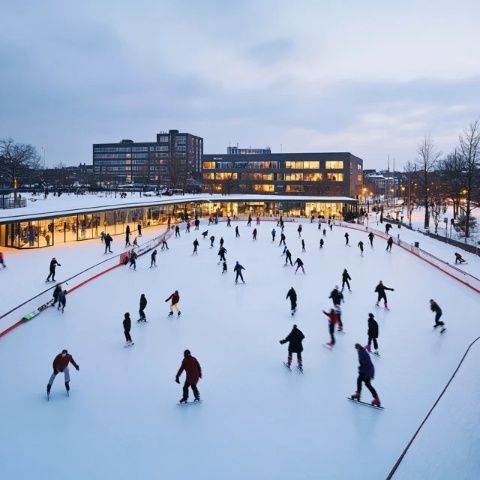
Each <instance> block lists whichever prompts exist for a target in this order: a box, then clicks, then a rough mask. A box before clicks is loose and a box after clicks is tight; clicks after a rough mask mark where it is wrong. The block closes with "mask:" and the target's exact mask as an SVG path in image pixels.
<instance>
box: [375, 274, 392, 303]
mask: <svg viewBox="0 0 480 480" xmlns="http://www.w3.org/2000/svg"><path fill="white" fill-rule="evenodd" d="M386 290H390V291H392V292H394V291H395V290H394V289H393V288H389V287H386V286H385V285H384V284H383V282H382V281H381V280H380V281H379V282H378V285H377V286H376V288H375V293H377V294H378V298H377V303H376V304H375V305H376V306H377V307H378V305H379V303H380V300H382V299H383V303H384V305H385V308H386V309H387V310H388V301H387V294H386V293H385V292H386Z"/></svg>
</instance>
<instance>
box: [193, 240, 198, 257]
mask: <svg viewBox="0 0 480 480" xmlns="http://www.w3.org/2000/svg"><path fill="white" fill-rule="evenodd" d="M198 245H199V244H198V239H195V240H194V241H193V253H192V255H198Z"/></svg>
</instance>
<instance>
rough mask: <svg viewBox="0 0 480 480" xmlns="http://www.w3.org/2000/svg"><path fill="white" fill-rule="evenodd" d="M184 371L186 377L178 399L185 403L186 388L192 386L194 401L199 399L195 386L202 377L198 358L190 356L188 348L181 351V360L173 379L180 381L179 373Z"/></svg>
mask: <svg viewBox="0 0 480 480" xmlns="http://www.w3.org/2000/svg"><path fill="white" fill-rule="evenodd" d="M184 371H185V374H186V378H185V383H184V384H183V396H182V398H181V399H180V403H187V401H188V389H189V387H191V388H192V391H193V395H194V397H195V400H194V401H195V402H199V401H200V392H199V391H198V388H197V383H198V380H199V379H200V378H202V367H201V366H200V363H198V360H197V359H196V358H195V357H194V356H192V354H191V353H190V350H185V351H184V352H183V360H182V364H181V365H180V368H179V369H178V372H177V375H176V376H175V381H176V382H177V383H180V375H181V374H182V373H183V372H184Z"/></svg>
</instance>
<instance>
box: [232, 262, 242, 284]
mask: <svg viewBox="0 0 480 480" xmlns="http://www.w3.org/2000/svg"><path fill="white" fill-rule="evenodd" d="M242 270H245V267H244V266H243V265H240V263H239V262H238V260H237V263H235V266H234V267H233V271H234V272H235V283H238V279H239V278H240V279H241V280H242V283H245V280H244V279H243V275H242Z"/></svg>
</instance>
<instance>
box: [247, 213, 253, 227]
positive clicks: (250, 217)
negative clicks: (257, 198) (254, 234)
mask: <svg viewBox="0 0 480 480" xmlns="http://www.w3.org/2000/svg"><path fill="white" fill-rule="evenodd" d="M251 226H252V216H251V215H249V216H248V221H247V227H251Z"/></svg>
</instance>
